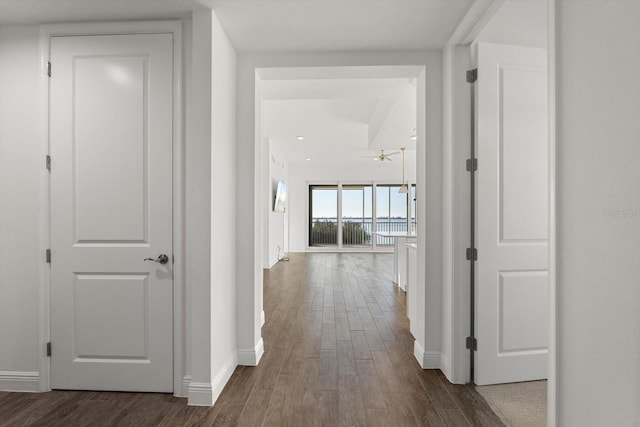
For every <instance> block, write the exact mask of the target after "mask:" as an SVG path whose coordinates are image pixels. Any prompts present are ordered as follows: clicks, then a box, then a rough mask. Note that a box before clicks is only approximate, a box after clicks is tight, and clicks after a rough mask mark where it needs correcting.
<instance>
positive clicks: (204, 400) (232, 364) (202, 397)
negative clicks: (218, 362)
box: [183, 352, 238, 406]
mask: <svg viewBox="0 0 640 427" xmlns="http://www.w3.org/2000/svg"><path fill="white" fill-rule="evenodd" d="M236 366H238V353H237V352H234V353H233V354H232V355H231V357H230V358H229V360H227V362H226V363H225V364H224V365H223V366H222V368H221V369H220V371H219V372H218V373H217V374H216V376H215V377H214V378H213V381H211V383H193V382H190V380H191V377H185V378H184V380H183V387H184V388H188V393H185V394H186V395H187V396H188V397H189V401H188V405H189V406H213V405H214V404H215V403H216V400H218V397H219V396H220V393H222V390H223V389H224V386H225V385H226V384H227V382H228V381H229V378H231V375H232V374H233V371H234V370H235V369H236ZM185 381H189V383H188V386H187V384H186V383H185ZM185 391H186V390H185Z"/></svg>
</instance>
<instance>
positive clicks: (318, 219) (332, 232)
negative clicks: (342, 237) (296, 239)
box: [309, 186, 338, 246]
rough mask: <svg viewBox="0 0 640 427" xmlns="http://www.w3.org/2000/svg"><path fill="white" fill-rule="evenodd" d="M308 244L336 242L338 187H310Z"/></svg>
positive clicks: (317, 244)
mask: <svg viewBox="0 0 640 427" xmlns="http://www.w3.org/2000/svg"><path fill="white" fill-rule="evenodd" d="M310 192H311V197H310V203H311V209H310V211H311V215H310V216H311V218H310V221H309V222H310V224H309V226H310V230H309V246H335V245H337V242H338V188H337V187H329V186H326V187H320V186H318V187H310Z"/></svg>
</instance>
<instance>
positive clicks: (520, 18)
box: [475, 0, 547, 49]
mask: <svg viewBox="0 0 640 427" xmlns="http://www.w3.org/2000/svg"><path fill="white" fill-rule="evenodd" d="M546 27H547V0H506V1H505V2H504V4H502V6H500V9H498V11H497V12H496V13H495V15H493V17H492V18H491V21H489V22H488V23H487V25H486V26H485V27H484V28H483V29H482V31H481V32H480V34H478V36H477V37H476V39H475V42H486V43H501V44H512V45H516V46H528V47H539V48H543V49H546V47H547V32H546V31H544V29H546Z"/></svg>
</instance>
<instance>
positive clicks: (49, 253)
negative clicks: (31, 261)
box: [44, 249, 51, 264]
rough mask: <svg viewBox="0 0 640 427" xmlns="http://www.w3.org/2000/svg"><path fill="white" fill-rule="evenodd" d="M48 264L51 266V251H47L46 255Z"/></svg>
mask: <svg viewBox="0 0 640 427" xmlns="http://www.w3.org/2000/svg"><path fill="white" fill-rule="evenodd" d="M44 258H45V261H46V262H47V264H51V249H47V250H46V252H45V255H44Z"/></svg>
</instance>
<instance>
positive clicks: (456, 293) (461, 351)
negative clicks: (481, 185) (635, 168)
mask: <svg viewBox="0 0 640 427" xmlns="http://www.w3.org/2000/svg"><path fill="white" fill-rule="evenodd" d="M504 2H505V0H476V1H475V2H474V3H473V4H472V6H471V8H470V9H469V11H468V12H467V14H466V15H465V17H464V18H463V20H462V21H461V22H460V24H459V25H458V28H457V29H456V30H455V31H454V33H453V34H452V36H451V38H450V39H449V41H448V42H447V44H446V45H445V47H444V49H443V76H444V88H443V99H444V103H443V105H444V111H443V116H444V126H443V135H444V138H443V139H444V144H445V145H444V147H443V156H444V157H443V160H444V164H445V166H444V168H445V169H444V173H443V180H444V187H443V196H444V197H443V202H444V203H443V209H444V211H443V221H445V223H443V228H444V236H443V237H444V239H446V242H445V248H446V249H445V250H446V253H445V263H444V265H443V269H444V271H445V274H444V281H445V286H449V287H450V289H451V300H450V301H451V313H450V317H449V321H450V322H451V328H450V330H449V332H450V336H451V347H450V349H451V360H450V362H449V365H448V369H447V371H448V372H447V376H448V377H449V379H450V380H452V381H453V382H456V383H464V382H466V381H468V379H469V356H468V351H469V350H467V349H466V348H465V336H466V334H468V327H469V326H468V325H469V304H470V300H469V295H468V289H469V277H468V276H469V268H468V263H467V261H465V262H464V263H462V264H461V263H459V262H458V261H457V260H458V258H460V257H462V258H460V259H464V253H462V252H459V249H460V248H461V247H462V246H466V245H467V244H468V242H467V241H466V240H468V237H465V236H462V234H464V233H462V232H463V231H465V230H467V229H468V224H467V222H468V211H469V209H470V206H469V200H468V198H467V197H461V195H460V194H458V193H463V192H464V191H462V190H461V189H460V188H459V187H457V186H456V185H457V182H458V181H459V178H460V177H459V174H461V173H462V174H464V175H465V181H464V182H465V183H466V185H467V186H468V177H466V174H467V172H466V171H465V170H464V165H463V163H461V162H460V161H459V160H460V159H458V158H457V157H456V149H455V147H454V145H455V146H457V144H464V145H465V146H468V142H469V140H468V135H465V132H466V133H467V134H469V133H470V122H469V103H468V102H467V103H464V102H461V97H460V96H459V95H456V91H458V90H459V89H460V87H459V86H458V83H456V81H455V80H454V78H455V79H458V78H462V79H464V75H460V72H461V71H462V70H461V69H460V68H462V67H463V62H467V63H466V64H464V66H465V67H466V66H471V58H470V56H468V55H467V58H466V59H465V60H461V59H460V54H459V53H460V52H459V49H460V48H461V47H465V46H466V47H468V46H469V44H470V43H472V42H473V40H474V39H475V38H476V37H477V36H478V34H479V33H480V32H481V31H482V29H484V27H485V26H486V25H487V23H488V22H489V21H490V20H491V18H492V17H493V15H494V14H495V13H496V12H497V10H498V9H499V8H500V7H501V6H502V5H503V3H504ZM546 4H547V50H548V53H547V54H548V61H547V64H548V111H549V116H548V120H549V121H548V123H549V373H548V375H549V376H548V381H547V423H548V425H549V427H554V426H555V425H556V424H557V421H556V420H557V400H556V399H557V397H556V387H557V385H556V381H557V374H556V366H557V343H558V338H557V332H556V331H557V325H556V319H557V305H556V292H557V290H556V274H557V273H556V271H557V267H556V241H557V238H556V235H557V232H556V129H555V126H556V78H555V75H556V69H555V64H556V61H555V56H556V50H555V25H556V24H555V8H556V0H546ZM469 53H471V52H470V50H469ZM454 73H455V75H454ZM469 102H470V101H469ZM460 135H462V139H466V140H463V141H462V140H461V139H460ZM457 137H458V138H457ZM454 141H455V143H454ZM466 191H468V190H466ZM463 196H464V195H463ZM461 201H462V202H461ZM461 211H464V212H467V213H465V214H464V215H462V214H460V212H461ZM446 221H448V222H446ZM466 234H468V230H467V231H466ZM465 239H466V240H465ZM462 240H465V241H462ZM460 265H462V266H463V267H462V268H461V267H460Z"/></svg>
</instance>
